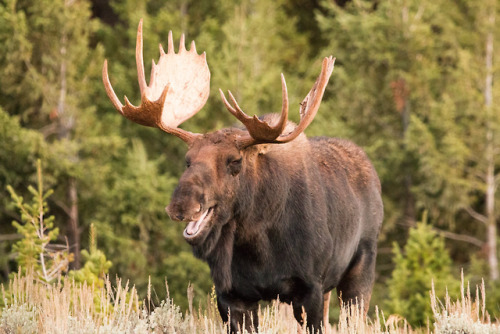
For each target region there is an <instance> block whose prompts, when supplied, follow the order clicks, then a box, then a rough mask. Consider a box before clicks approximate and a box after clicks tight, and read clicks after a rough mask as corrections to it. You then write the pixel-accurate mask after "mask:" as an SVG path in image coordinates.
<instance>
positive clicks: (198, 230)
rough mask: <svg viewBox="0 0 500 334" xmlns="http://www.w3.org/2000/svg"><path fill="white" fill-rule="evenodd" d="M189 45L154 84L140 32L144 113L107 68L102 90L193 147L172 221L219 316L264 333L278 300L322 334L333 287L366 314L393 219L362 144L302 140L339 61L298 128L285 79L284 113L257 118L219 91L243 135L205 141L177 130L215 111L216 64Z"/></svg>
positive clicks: (171, 55)
mask: <svg viewBox="0 0 500 334" xmlns="http://www.w3.org/2000/svg"><path fill="white" fill-rule="evenodd" d="M184 39H185V38H184V35H182V36H181V38H180V45H179V49H178V52H177V53H176V52H175V50H174V44H173V38H172V32H171V31H170V33H169V36H168V50H167V53H165V51H164V49H163V48H162V46H161V45H160V58H159V60H158V64H155V62H154V61H153V65H152V70H151V77H150V83H149V85H148V84H147V83H146V78H145V74H144V62H143V53H142V44H143V40H142V20H141V21H140V23H139V27H138V31H137V41H136V63H137V75H138V80H139V87H140V92H141V105H140V106H139V107H136V106H134V105H132V104H131V103H130V102H129V100H128V99H127V97H125V105H123V104H122V103H121V102H120V100H119V99H118V98H117V96H116V94H115V92H114V90H113V88H112V86H111V83H110V80H109V76H108V68H107V61H106V60H105V61H104V66H103V82H104V86H105V88H106V92H107V95H108V97H109V98H110V100H111V102H112V103H113V105H114V107H115V108H116V109H117V110H118V111H119V112H120V113H121V114H122V115H123V116H124V117H126V118H128V119H130V120H132V121H134V122H136V123H138V124H141V125H145V126H150V127H157V128H160V129H161V130H163V131H165V132H167V133H170V134H173V135H174V136H177V137H179V138H180V139H182V140H183V141H184V142H186V144H187V146H188V150H187V153H186V170H185V171H184V173H183V174H182V176H181V177H180V179H179V183H178V185H177V187H176V189H175V190H174V192H173V195H172V199H171V202H170V204H169V205H168V206H167V207H166V211H167V213H168V215H169V216H170V218H171V219H172V220H174V221H179V222H185V223H187V225H186V228H185V229H184V232H183V236H184V238H185V240H186V241H187V242H188V243H189V244H190V245H191V246H192V249H193V253H194V255H195V256H196V257H198V258H200V259H202V260H204V261H206V262H207V263H208V265H209V267H210V272H211V277H212V280H213V282H214V285H215V290H216V294H217V304H218V309H219V312H220V315H221V317H222V319H223V320H224V321H225V322H228V321H229V325H230V331H231V332H232V333H235V332H237V331H238V330H241V329H242V328H246V329H247V330H249V331H250V330H254V331H258V302H259V301H260V300H272V299H276V298H279V300H280V301H282V302H286V303H291V304H292V307H293V311H294V316H295V318H296V319H297V321H298V322H299V323H301V324H303V322H304V321H305V322H306V326H307V329H308V330H309V332H310V333H316V332H318V331H319V332H322V331H323V330H324V329H323V328H324V326H326V325H327V324H328V308H329V303H330V295H331V290H333V289H334V288H336V289H337V294H338V295H339V297H341V298H342V301H343V302H346V303H349V302H350V303H354V304H356V303H358V304H357V305H359V306H358V307H361V305H364V312H366V311H367V309H368V304H369V301H370V296H371V291H372V287H373V282H374V272H375V260H376V253H377V238H378V234H379V230H380V227H381V224H382V220H383V204H382V199H381V186H380V181H379V179H378V176H377V173H376V171H375V169H374V167H373V165H372V164H371V162H370V161H369V159H368V158H367V156H366V154H365V153H364V152H363V150H362V149H361V148H359V147H358V146H356V145H355V144H353V143H352V142H350V141H348V140H344V139H337V138H329V137H315V138H307V137H306V135H305V134H304V133H303V132H304V130H305V129H306V128H307V126H308V125H309V124H310V123H311V121H312V120H313V118H314V117H315V115H316V112H317V111H318V108H319V106H320V103H321V100H322V98H323V94H324V91H325V88H326V85H327V83H328V80H329V78H330V75H331V73H332V71H333V66H334V61H335V59H334V58H333V57H331V56H330V57H327V58H324V59H323V62H322V68H321V73H320V74H319V77H318V78H317V80H316V82H315V84H314V86H313V87H312V89H311V90H310V92H309V93H308V94H307V96H306V97H305V99H304V100H303V102H302V103H301V104H300V121H299V123H298V124H294V123H292V122H291V121H288V93H287V87H286V83H285V78H284V76H283V74H282V75H281V84H282V109H281V114H277V113H276V114H267V115H265V116H263V117H260V118H259V117H257V116H254V117H249V116H248V115H247V114H246V113H245V112H243V110H242V109H241V108H240V106H239V105H238V103H237V101H236V99H235V98H234V96H233V95H232V94H231V92H230V91H229V92H228V94H229V99H230V101H231V102H228V101H227V99H226V97H225V94H224V93H223V91H222V90H219V92H220V95H221V99H222V102H223V104H224V105H225V107H226V108H227V110H228V111H229V112H230V113H231V114H232V115H234V116H235V117H236V118H237V119H238V120H239V121H240V122H241V123H242V124H243V126H244V127H231V128H225V129H222V130H218V131H215V132H211V133H205V134H198V133H192V132H189V131H187V130H183V129H181V128H180V127H179V125H180V124H181V123H183V122H184V121H186V120H187V119H189V118H190V117H192V116H193V115H194V114H196V113H197V112H198V111H199V110H200V109H201V108H202V107H203V106H204V104H205V103H206V101H207V99H208V96H209V92H210V72H209V68H208V64H207V61H206V54H205V53H203V54H201V55H199V54H198V53H197V51H196V47H195V44H194V41H193V42H192V44H191V47H190V50H187V49H186V48H185V44H184V43H185V42H184ZM361 300H363V301H364V303H361V302H360V301H361ZM304 315H305V316H304ZM304 318H305V319H304Z"/></svg>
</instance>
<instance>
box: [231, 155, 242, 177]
mask: <svg viewBox="0 0 500 334" xmlns="http://www.w3.org/2000/svg"><path fill="white" fill-rule="evenodd" d="M242 159H243V158H239V159H229V160H228V162H227V170H228V172H229V174H231V175H232V176H236V175H238V174H239V173H240V171H241V164H242Z"/></svg>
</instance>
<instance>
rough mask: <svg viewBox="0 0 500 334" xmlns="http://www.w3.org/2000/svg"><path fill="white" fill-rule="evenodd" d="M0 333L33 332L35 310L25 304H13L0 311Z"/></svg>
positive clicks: (24, 333) (35, 328) (35, 326)
mask: <svg viewBox="0 0 500 334" xmlns="http://www.w3.org/2000/svg"><path fill="white" fill-rule="evenodd" d="M1 314H2V315H1V317H0V334H35V333H38V331H37V312H36V310H35V309H34V308H32V307H30V306H28V305H27V304H20V305H18V304H13V305H10V306H7V307H6V308H4V309H3V310H2V311H1Z"/></svg>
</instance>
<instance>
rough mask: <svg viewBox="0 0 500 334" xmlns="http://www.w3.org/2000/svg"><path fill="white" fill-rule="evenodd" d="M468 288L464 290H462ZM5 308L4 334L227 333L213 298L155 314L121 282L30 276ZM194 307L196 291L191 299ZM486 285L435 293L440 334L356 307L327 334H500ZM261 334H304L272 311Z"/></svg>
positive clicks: (6, 294) (13, 289)
mask: <svg viewBox="0 0 500 334" xmlns="http://www.w3.org/2000/svg"><path fill="white" fill-rule="evenodd" d="M462 286H464V283H463V282H462ZM2 294H3V300H4V304H5V305H7V306H5V307H4V308H3V309H2V310H1V311H0V334H11V333H50V334H59V333H61V334H62V333H64V334H87V333H88V334H91V333H100V334H107V333H134V334H142V333H206V334H215V333H227V327H226V326H225V324H223V323H222V321H221V320H220V317H219V315H218V312H217V306H216V304H215V297H214V295H213V294H212V295H211V296H208V297H207V301H206V305H205V306H204V307H202V308H200V309H199V310H196V311H195V310H193V307H192V305H190V307H189V311H187V312H186V313H185V314H183V313H182V312H181V311H180V309H179V307H178V306H176V305H175V304H173V302H172V301H171V300H170V299H168V298H167V299H166V300H165V301H163V302H162V303H161V304H160V305H159V306H157V307H156V308H154V310H150V309H149V307H147V306H146V305H150V300H149V299H150V295H148V296H147V299H146V300H144V301H140V300H139V297H138V295H137V291H136V290H135V288H134V287H130V286H129V284H128V283H125V284H124V283H123V282H121V281H120V280H119V279H118V280H117V281H116V282H115V284H112V283H111V282H110V281H109V279H108V280H106V283H105V284H104V287H102V288H96V287H95V286H87V285H85V284H83V285H78V284H75V283H74V282H73V281H70V280H69V279H65V280H63V281H61V282H59V283H57V284H54V285H46V284H44V283H40V282H38V281H36V280H34V279H33V277H32V276H30V275H28V276H27V277H26V276H21V275H17V276H16V277H14V279H13V280H11V282H10V283H9V286H8V288H6V289H5V288H4V287H3V286H2ZM188 296H189V298H190V300H192V289H191V290H189V291H188ZM484 300H485V292H484V285H483V286H482V287H479V288H477V289H476V295H475V297H474V299H473V298H472V297H471V293H470V289H469V287H468V286H467V289H465V288H462V296H461V298H460V299H458V300H456V301H452V300H451V299H450V297H449V296H447V297H446V299H445V300H444V301H443V302H441V301H439V300H438V299H437V298H436V296H435V293H434V291H431V299H430V302H431V303H432V307H433V311H434V313H435V319H436V320H435V323H434V326H433V327H434V328H433V329H432V330H431V329H429V328H425V329H418V330H412V329H411V328H410V326H409V325H408V324H407V323H406V321H405V319H403V318H401V317H399V316H396V315H390V316H388V317H387V318H386V317H385V316H384V314H383V312H381V311H379V310H378V309H376V312H375V315H374V317H373V319H369V318H367V317H365V315H364V314H363V313H362V312H360V309H359V308H358V307H354V306H352V307H343V308H342V309H341V310H340V321H339V323H338V324H335V325H333V326H329V327H328V328H327V330H328V332H329V333H332V334H333V333H352V334H354V333H361V334H363V333H384V334H385V333H387V334H392V333H431V332H433V333H500V331H499V328H498V327H497V326H496V325H493V324H491V322H490V318H489V316H488V314H487V312H486V310H485V304H484ZM259 319H260V332H261V333H269V334H271V333H273V334H281V333H287V334H288V333H293V334H295V333H298V332H301V331H302V332H303V330H302V329H300V328H299V326H298V324H297V322H296V321H295V318H294V316H293V311H292V308H291V307H290V306H289V305H286V304H282V303H278V302H275V303H272V304H270V305H269V306H265V307H262V308H261V309H260V311H259Z"/></svg>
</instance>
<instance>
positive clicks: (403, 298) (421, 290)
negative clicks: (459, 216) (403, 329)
mask: <svg viewBox="0 0 500 334" xmlns="http://www.w3.org/2000/svg"><path fill="white" fill-rule="evenodd" d="M393 254H394V263H395V268H394V271H393V272H392V276H391V279H390V280H389V281H388V282H387V286H388V291H389V299H388V300H387V301H386V306H387V308H386V310H388V311H389V312H390V313H391V314H392V313H395V314H399V315H401V316H403V317H404V318H405V319H407V320H408V321H409V322H410V324H412V325H414V326H425V325H426V324H427V321H428V320H429V319H430V318H431V317H432V309H431V305H430V295H429V292H430V290H431V285H432V284H433V283H434V285H435V289H436V295H437V296H438V298H442V297H443V296H444V295H445V293H446V290H448V292H449V293H450V295H452V296H453V295H454V294H455V293H456V292H458V287H459V281H458V280H456V279H454V278H453V276H452V272H451V264H452V262H451V258H450V256H449V254H448V252H447V251H446V249H445V244H444V239H443V238H442V237H440V236H439V235H438V234H437V233H436V232H435V231H433V230H432V227H431V225H428V223H427V216H426V214H424V217H423V218H422V222H420V223H417V224H416V227H414V228H411V229H410V232H409V237H408V241H407V243H406V245H405V246H404V247H403V249H400V247H399V246H398V245H397V244H396V243H394V245H393Z"/></svg>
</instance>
